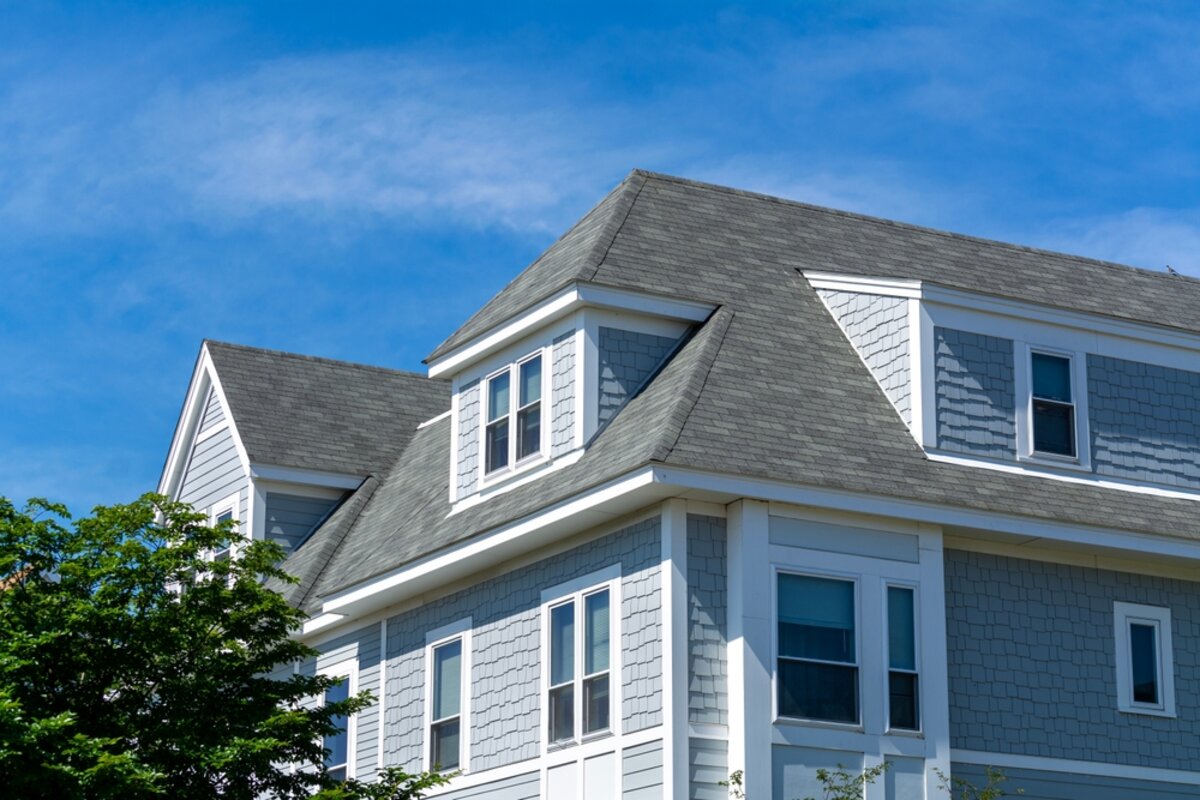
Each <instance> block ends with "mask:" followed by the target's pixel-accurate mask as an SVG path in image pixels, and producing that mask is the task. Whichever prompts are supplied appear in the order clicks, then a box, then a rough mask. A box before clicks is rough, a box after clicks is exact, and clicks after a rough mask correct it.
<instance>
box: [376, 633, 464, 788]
mask: <svg viewBox="0 0 1200 800" xmlns="http://www.w3.org/2000/svg"><path fill="white" fill-rule="evenodd" d="M471 631H472V624H471V618H470V617H465V618H463V619H460V620H456V621H455V622H451V623H449V624H448V625H443V626H442V627H440V628H437V629H436V630H432V631H429V632H428V633H426V634H425V656H424V670H425V672H424V675H425V680H424V684H425V686H424V694H425V707H424V708H423V709H422V711H421V769H423V770H424V771H425V772H430V771H432V770H433V767H434V764H433V735H432V733H433V723H434V719H433V688H434V687H433V684H434V677H433V651H434V650H435V649H437V648H438V647H440V646H442V645H444V644H450V643H451V642H453V641H455V640H459V641H460V642H461V646H460V648H459V652H460V653H461V655H460V667H459V673H458V681H459V688H458V692H459V694H458V697H459V700H458V736H459V739H458V768H457V771H458V772H462V773H469V772H470V771H471V664H472V662H473V658H472V655H473V654H472V652H471ZM382 730H383V728H382V726H381V727H380V732H381V734H382Z"/></svg>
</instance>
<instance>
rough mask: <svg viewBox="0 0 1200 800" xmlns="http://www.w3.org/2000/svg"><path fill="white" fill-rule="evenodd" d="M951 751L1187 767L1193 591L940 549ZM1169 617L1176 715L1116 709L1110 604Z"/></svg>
mask: <svg viewBox="0 0 1200 800" xmlns="http://www.w3.org/2000/svg"><path fill="white" fill-rule="evenodd" d="M945 575H946V637H947V640H946V643H947V647H946V650H947V654H948V668H949V690H950V745H951V747H955V748H959V749H964V750H976V751H981V752H994V753H1009V754H1014V755H1028V756H1042V757H1045V758H1063V759H1071V760H1077V761H1099V762H1104V763H1108V764H1123V765H1126V766H1138V767H1160V768H1164V769H1180V768H1181V766H1183V765H1193V766H1191V767H1186V766H1184V767H1183V768H1190V769H1194V768H1195V767H1194V765H1196V764H1200V584H1197V583H1194V582H1190V581H1182V580H1175V579H1170V578H1159V577H1151V576H1146V575H1134V574H1132V573H1125V572H1113V571H1109V570H1100V569H1089V568H1085V567H1075V566H1068V565H1064V564H1050V563H1046V562H1041V561H1029V560H1025V559H1017V558H1008V557H1004V556H996V555H988V554H983V553H968V552H963V551H960V550H947V551H946V552H945ZM1116 600H1119V601H1123V602H1127V603H1140V604H1144V605H1152V606H1162V607H1165V608H1169V609H1170V611H1171V625H1172V628H1173V643H1174V650H1175V698H1176V706H1177V708H1178V712H1179V713H1178V717H1177V718H1166V717H1154V716H1148V715H1144V714H1123V713H1120V712H1119V711H1117V686H1116V643H1115V642H1114V640H1113V601H1116Z"/></svg>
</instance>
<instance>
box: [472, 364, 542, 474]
mask: <svg viewBox="0 0 1200 800" xmlns="http://www.w3.org/2000/svg"><path fill="white" fill-rule="evenodd" d="M514 385H515V387H516V388H515V390H514V388H513V387H514ZM486 396H487V397H486V401H487V402H486V404H487V408H486V411H485V413H486V417H485V426H484V440H485V447H484V450H485V454H484V471H485V472H486V473H489V474H490V473H493V472H497V471H498V470H502V469H505V468H506V467H508V466H509V465H511V464H516V463H518V462H520V461H523V460H525V459H527V458H529V457H531V456H535V455H537V454H539V453H541V452H542V356H541V354H540V353H537V354H534V355H532V356H529V357H527V358H525V359H522V360H521V361H518V362H517V363H516V364H513V365H512V366H510V367H506V368H505V369H504V370H502V371H501V372H498V373H496V374H495V375H492V376H491V377H489V378H488V379H487V391H486Z"/></svg>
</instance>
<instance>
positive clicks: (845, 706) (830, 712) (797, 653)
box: [775, 571, 862, 724]
mask: <svg viewBox="0 0 1200 800" xmlns="http://www.w3.org/2000/svg"><path fill="white" fill-rule="evenodd" d="M775 588H776V610H775V615H776V620H775V631H776V637H777V643H778V647H777V650H778V652H777V653H776V676H775V678H776V683H777V690H776V703H777V711H778V713H779V716H781V717H791V718H797V719H811V720H819V721H825V722H839V723H847V724H858V723H860V722H861V718H862V697H861V694H862V689H861V686H860V681H861V675H860V665H859V659H860V656H859V651H860V648H859V646H858V602H859V600H858V586H857V581H855V580H853V579H849V578H844V577H835V576H829V575H812V574H802V573H795V572H784V571H779V572H777V573H776V576H775ZM847 603H848V606H847ZM785 633H786V635H785ZM838 636H840V637H841V639H842V641H841V642H838V641H837V637H838ZM814 637H816V638H814ZM822 639H824V641H823V640H822ZM839 651H840V652H839Z"/></svg>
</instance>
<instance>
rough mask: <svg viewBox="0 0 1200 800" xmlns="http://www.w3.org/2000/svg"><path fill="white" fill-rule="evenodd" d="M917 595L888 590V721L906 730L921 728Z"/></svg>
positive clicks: (895, 588) (898, 588)
mask: <svg viewBox="0 0 1200 800" xmlns="http://www.w3.org/2000/svg"><path fill="white" fill-rule="evenodd" d="M914 595H915V592H914V591H913V590H912V589H910V588H907V587H904V586H889V587H888V597H887V599H888V719H889V720H890V723H891V727H893V728H900V729H903V730H917V729H919V728H920V724H919V722H920V713H919V710H918V709H919V708H920V705H919V697H918V694H917V635H916V622H915V617H914V613H913V611H914V610H913V605H914V603H913V599H914Z"/></svg>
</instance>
